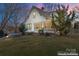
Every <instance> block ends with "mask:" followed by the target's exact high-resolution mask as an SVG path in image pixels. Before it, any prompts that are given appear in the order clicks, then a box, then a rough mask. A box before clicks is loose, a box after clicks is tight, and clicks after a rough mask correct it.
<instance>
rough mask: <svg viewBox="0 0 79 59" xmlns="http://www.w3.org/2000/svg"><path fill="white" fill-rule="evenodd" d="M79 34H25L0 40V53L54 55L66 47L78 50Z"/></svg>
mask: <svg viewBox="0 0 79 59" xmlns="http://www.w3.org/2000/svg"><path fill="white" fill-rule="evenodd" d="M78 36H79V35H72V36H39V35H25V36H20V37H15V38H8V40H4V39H6V38H4V39H3V40H0V55H3V56H10V55H12V56H54V55H57V52H58V51H65V49H66V48H69V49H77V52H78V50H79V37H78Z"/></svg>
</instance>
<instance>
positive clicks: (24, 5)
mask: <svg viewBox="0 0 79 59" xmlns="http://www.w3.org/2000/svg"><path fill="white" fill-rule="evenodd" d="M52 4H53V3H52ZM59 4H60V3H59ZM62 4H63V5H69V10H72V9H74V8H75V7H79V3H76V4H75V3H65V4H64V3H62ZM19 5H20V6H21V7H22V8H24V9H31V7H32V6H36V7H38V8H41V7H45V5H50V4H49V3H46V4H45V3H22V4H19ZM53 5H56V3H55V4H53ZM4 9H5V6H4V4H3V3H2V4H0V20H1V19H2V11H3V10H4ZM48 9H50V7H49V6H48Z"/></svg>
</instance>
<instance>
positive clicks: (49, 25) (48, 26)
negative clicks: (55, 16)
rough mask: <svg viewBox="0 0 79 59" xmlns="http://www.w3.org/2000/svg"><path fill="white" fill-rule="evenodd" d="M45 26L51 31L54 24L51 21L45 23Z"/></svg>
mask: <svg viewBox="0 0 79 59" xmlns="http://www.w3.org/2000/svg"><path fill="white" fill-rule="evenodd" d="M44 26H45V28H46V29H50V28H51V26H52V22H51V20H47V21H45V24H44Z"/></svg>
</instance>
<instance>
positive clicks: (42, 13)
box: [27, 6, 50, 19]
mask: <svg viewBox="0 0 79 59" xmlns="http://www.w3.org/2000/svg"><path fill="white" fill-rule="evenodd" d="M34 9H36V10H37V11H38V12H39V14H40V15H42V16H44V17H46V18H47V17H50V12H46V11H44V10H42V9H40V8H37V7H35V6H33V7H32V8H31V10H30V11H29V12H28V15H27V19H28V18H29V16H30V13H31V12H32V10H34Z"/></svg>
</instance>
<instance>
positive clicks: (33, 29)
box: [32, 23, 34, 32]
mask: <svg viewBox="0 0 79 59" xmlns="http://www.w3.org/2000/svg"><path fill="white" fill-rule="evenodd" d="M32 32H34V23H32Z"/></svg>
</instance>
